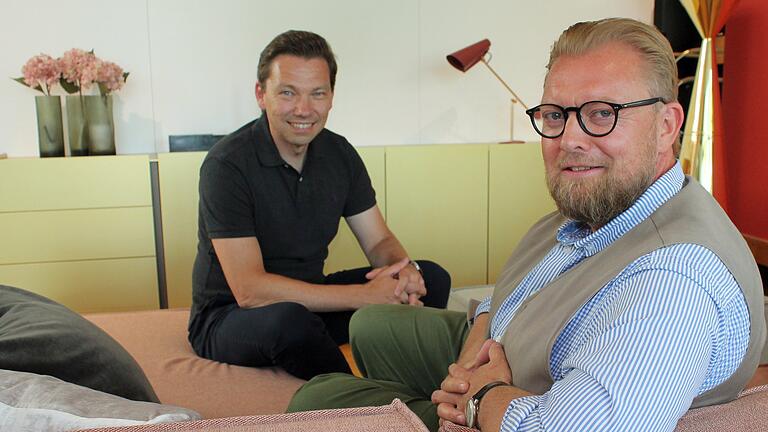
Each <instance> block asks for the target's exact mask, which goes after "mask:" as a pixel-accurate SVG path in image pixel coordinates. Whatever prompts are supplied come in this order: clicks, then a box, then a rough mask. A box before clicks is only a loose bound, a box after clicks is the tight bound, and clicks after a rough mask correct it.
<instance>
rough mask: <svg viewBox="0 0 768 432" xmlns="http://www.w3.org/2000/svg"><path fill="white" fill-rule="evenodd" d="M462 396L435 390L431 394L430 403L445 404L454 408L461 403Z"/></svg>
mask: <svg viewBox="0 0 768 432" xmlns="http://www.w3.org/2000/svg"><path fill="white" fill-rule="evenodd" d="M462 396H463V395H460V394H456V393H451V392H447V391H444V390H440V389H437V390H435V391H433V392H432V398H431V399H432V403H433V404H435V405H437V404H441V403H447V404H451V405H453V406H456V405H458V404H459V402H461V398H462Z"/></svg>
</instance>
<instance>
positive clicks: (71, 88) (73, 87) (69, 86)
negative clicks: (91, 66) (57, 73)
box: [59, 78, 80, 94]
mask: <svg viewBox="0 0 768 432" xmlns="http://www.w3.org/2000/svg"><path fill="white" fill-rule="evenodd" d="M59 85H61V88H63V89H64V91H65V92H67V93H69V94H72V93H77V92H79V91H80V87H78V85H77V84H74V83H71V82H69V81H67V80H65V79H64V78H59Z"/></svg>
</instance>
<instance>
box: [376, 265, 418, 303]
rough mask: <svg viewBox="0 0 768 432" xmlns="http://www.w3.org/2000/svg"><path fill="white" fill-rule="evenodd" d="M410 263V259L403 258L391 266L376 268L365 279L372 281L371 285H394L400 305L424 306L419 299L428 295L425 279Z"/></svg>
mask: <svg viewBox="0 0 768 432" xmlns="http://www.w3.org/2000/svg"><path fill="white" fill-rule="evenodd" d="M409 263H410V259H408V258H403V259H402V260H400V261H398V262H396V263H394V264H392V265H390V266H386V267H378V268H375V269H373V270H371V271H369V272H368V273H367V274H366V275H365V277H366V278H367V279H368V280H370V281H371V282H370V283H375V282H382V283H386V284H388V285H393V287H392V295H393V297H394V298H395V299H398V300H399V302H400V303H403V304H410V305H411V306H423V303H422V302H421V300H419V299H420V298H421V297H422V296H424V295H426V294H427V288H426V287H425V285H424V278H422V277H421V273H419V271H418V270H416V268H415V267H414V266H412V265H409Z"/></svg>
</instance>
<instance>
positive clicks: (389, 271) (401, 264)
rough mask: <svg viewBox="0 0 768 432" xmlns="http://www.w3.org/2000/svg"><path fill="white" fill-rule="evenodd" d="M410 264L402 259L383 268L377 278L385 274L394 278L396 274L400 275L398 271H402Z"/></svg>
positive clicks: (406, 259) (407, 260) (405, 259)
mask: <svg viewBox="0 0 768 432" xmlns="http://www.w3.org/2000/svg"><path fill="white" fill-rule="evenodd" d="M409 262H411V260H409V259H408V258H403V259H401V260H400V261H398V262H396V263H394V264H392V265H390V266H388V267H384V268H383V269H382V271H381V273H379V274H378V276H381V275H383V274H386V275H387V276H394V275H396V274H398V273H400V270H402V269H404V268H405V266H407V265H408V263H409Z"/></svg>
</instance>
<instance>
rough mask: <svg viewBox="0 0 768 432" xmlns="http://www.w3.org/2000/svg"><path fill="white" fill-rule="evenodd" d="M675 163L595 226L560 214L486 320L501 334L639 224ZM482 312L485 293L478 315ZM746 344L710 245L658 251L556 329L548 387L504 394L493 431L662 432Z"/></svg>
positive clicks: (740, 311) (676, 186) (739, 305)
mask: <svg viewBox="0 0 768 432" xmlns="http://www.w3.org/2000/svg"><path fill="white" fill-rule="evenodd" d="M683 179H684V176H683V173H682V170H681V168H680V164H679V163H678V164H676V165H675V166H674V167H673V168H672V169H670V170H669V171H668V172H667V173H666V174H664V175H663V176H662V177H660V178H659V179H658V180H657V181H656V182H655V183H654V184H653V185H651V187H650V188H649V189H648V190H647V191H646V192H645V193H644V194H643V195H642V196H641V197H640V198H639V199H638V200H637V201H636V202H635V203H634V204H633V205H632V207H630V208H629V209H627V210H626V211H625V212H624V213H622V214H621V215H619V216H618V217H616V218H615V219H614V220H612V221H611V222H610V223H608V224H607V225H605V226H604V227H602V228H600V229H599V230H597V231H596V232H594V233H593V232H591V231H590V229H589V227H587V226H585V225H583V224H581V223H578V222H575V221H569V222H567V223H566V224H564V225H563V226H562V227H561V228H560V229H559V230H558V233H557V241H558V244H557V245H556V246H555V247H554V248H553V249H552V250H551V251H550V252H549V253H548V254H547V256H546V257H545V258H544V260H543V261H542V262H540V263H539V264H538V265H537V266H536V267H534V269H533V270H532V271H531V272H530V273H529V274H528V275H527V276H526V277H525V278H524V279H523V280H522V282H521V283H520V285H519V286H518V287H517V288H516V289H515V290H514V291H513V292H512V294H510V296H509V297H508V298H507V299H505V300H504V302H503V303H502V306H501V308H500V309H499V312H498V313H497V314H496V315H495V316H494V319H493V320H492V321H491V324H490V333H491V337H493V338H494V339H495V340H497V341H498V340H500V339H501V336H502V335H503V333H504V331H505V330H506V328H507V326H508V325H509V322H510V321H511V320H512V317H513V316H514V315H515V313H516V311H517V309H518V308H519V307H520V305H521V304H522V303H523V302H524V300H525V299H526V298H528V297H529V296H530V295H531V294H533V293H535V292H537V291H538V290H539V289H541V288H542V287H544V286H545V285H547V284H548V283H549V282H550V281H552V280H553V279H555V278H556V277H557V276H559V275H560V274H562V273H564V272H565V271H567V270H568V269H570V268H571V267H573V266H574V265H576V264H578V263H579V262H580V261H581V260H583V259H586V258H589V257H590V256H592V255H594V254H596V253H598V252H599V251H601V250H602V249H604V248H605V247H607V246H608V245H610V244H611V243H612V242H614V241H615V240H617V239H618V238H619V237H621V236H622V235H623V234H624V233H626V232H627V231H629V230H631V229H632V228H633V227H635V226H636V225H637V224H639V223H640V222H642V221H643V220H644V219H646V218H647V217H648V216H649V215H650V214H651V213H653V212H654V211H655V210H656V209H657V208H658V207H660V206H661V205H662V204H663V203H664V202H666V201H667V200H669V199H670V198H671V197H672V196H674V195H675V194H676V193H678V192H679V191H680V190H681V188H682V185H683ZM489 310H490V298H487V299H485V300H484V301H483V302H482V303H481V304H480V307H478V312H477V313H478V314H479V313H483V312H488V311H489ZM748 343H749V313H748V311H747V305H746V301H745V299H744V295H743V294H742V292H741V290H740V288H739V286H738V284H737V283H736V280H735V279H734V278H733V276H732V275H731V274H730V272H729V271H728V269H727V268H726V267H725V265H724V264H723V263H722V261H720V259H719V258H718V257H717V256H716V255H715V254H714V253H712V252H711V251H710V250H709V249H705V248H704V247H702V246H698V245H694V244H676V245H671V246H668V247H663V248H660V249H657V250H656V251H653V252H651V253H649V254H647V255H645V256H642V257H640V258H638V259H637V260H635V261H634V262H633V263H632V264H630V265H629V266H628V267H626V268H625V269H624V270H622V271H621V273H619V274H618V275H617V276H616V277H615V278H614V279H613V280H611V281H610V282H608V283H607V284H606V285H605V286H604V287H603V288H602V289H600V291H598V293H597V294H596V295H595V296H594V297H593V298H592V299H591V300H590V301H589V302H587V303H586V304H585V305H584V306H583V307H582V308H581V309H580V310H579V311H578V312H577V313H576V314H575V315H574V316H573V318H572V319H571V320H570V322H569V323H568V324H567V325H566V326H565V328H564V329H563V331H562V333H561V334H560V335H559V336H558V337H557V340H556V341H555V344H554V346H553V348H552V353H551V357H550V361H549V368H550V373H551V375H552V378H553V379H554V384H553V386H552V388H551V389H550V390H549V391H548V392H546V393H545V394H543V395H535V396H527V397H523V398H519V399H515V400H513V401H512V402H511V403H510V404H509V407H508V408H507V410H506V413H505V414H504V418H503V420H502V427H501V430H502V431H506V432H511V431H552V432H553V431H587V430H588V431H639V430H644V431H671V430H673V429H674V428H675V426H676V424H677V421H678V420H679V418H680V417H681V416H682V415H683V414H684V413H685V412H686V411H687V410H688V408H689V406H690V404H691V401H692V400H693V399H694V398H695V397H696V396H697V395H699V394H701V393H703V392H705V391H707V390H709V389H711V388H713V387H715V386H717V385H718V384H720V383H721V382H723V381H724V380H726V379H727V378H728V377H729V376H730V375H731V374H732V373H733V372H734V371H735V370H736V369H737V368H738V366H739V364H740V363H741V360H742V358H743V356H744V354H745V353H746V350H747V345H748Z"/></svg>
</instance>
